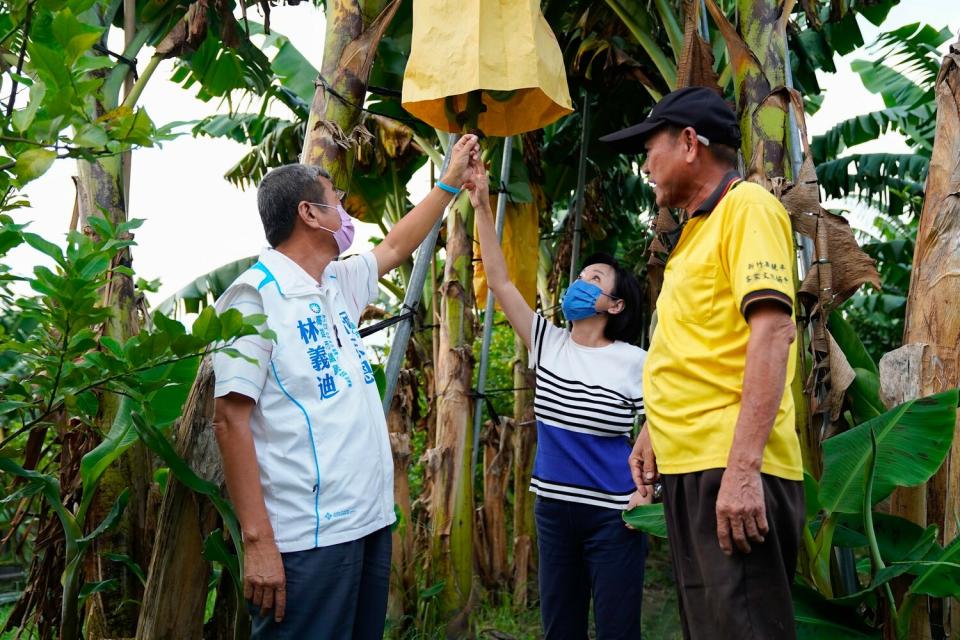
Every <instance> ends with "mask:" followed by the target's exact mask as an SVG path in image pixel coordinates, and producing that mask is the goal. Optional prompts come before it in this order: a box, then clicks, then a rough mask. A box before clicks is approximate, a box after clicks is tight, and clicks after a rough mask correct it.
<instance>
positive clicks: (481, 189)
mask: <svg viewBox="0 0 960 640" xmlns="http://www.w3.org/2000/svg"><path fill="white" fill-rule="evenodd" d="M464 176H465V177H464V181H463V188H464V189H466V190H467V193H468V194H469V195H470V204H472V205H473V208H474V209H480V208H486V209H489V208H490V180H489V178H488V177H487V168H486V167H484V166H483V162H482V161H481V160H480V157H479V156H477V157H475V158H471V159H470V164H469V165H467V171H466V172H465V173H464Z"/></svg>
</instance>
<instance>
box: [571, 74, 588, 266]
mask: <svg viewBox="0 0 960 640" xmlns="http://www.w3.org/2000/svg"><path fill="white" fill-rule="evenodd" d="M589 129H590V95H589V94H587V93H584V95H583V115H582V116H581V118H580V162H579V163H578V165H577V195H576V206H575V208H574V213H573V246H572V247H571V250H570V282H571V283H572V282H573V281H574V280H576V279H577V278H576V275H577V262H579V261H580V225H581V220H582V219H583V205H584V191H585V190H586V184H585V183H586V179H587V136H588V135H589Z"/></svg>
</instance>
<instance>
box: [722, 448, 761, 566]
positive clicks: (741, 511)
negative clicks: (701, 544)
mask: <svg viewBox="0 0 960 640" xmlns="http://www.w3.org/2000/svg"><path fill="white" fill-rule="evenodd" d="M769 531H770V527H769V526H768V525H767V508H766V505H765V504H764V501H763V482H762V481H761V479H760V472H759V471H754V470H752V469H744V468H738V467H736V466H731V467H728V468H727V469H726V470H725V471H724V472H723V479H722V480H721V481H720V492H719V493H718V494H717V539H718V540H719V541H720V549H721V550H723V552H724V553H725V554H727V555H728V556H729V555H732V554H733V548H734V546H736V548H737V549H738V550H739V551H741V552H743V553H750V543H751V542H754V543H757V544H760V543H762V542H763V540H764V536H766V535H767V533H768V532H769Z"/></svg>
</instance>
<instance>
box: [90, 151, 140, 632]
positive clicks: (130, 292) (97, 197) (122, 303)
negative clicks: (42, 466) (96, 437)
mask: <svg viewBox="0 0 960 640" xmlns="http://www.w3.org/2000/svg"><path fill="white" fill-rule="evenodd" d="M78 165H79V166H78V179H77V192H78V193H77V195H78V199H77V206H78V212H79V228H80V230H81V231H83V232H84V233H91V230H90V226H89V224H88V223H87V220H89V219H90V218H91V217H94V216H98V217H106V218H107V219H109V220H110V222H112V223H113V224H118V223H121V222H125V221H126V220H127V211H126V201H125V194H124V189H123V162H122V159H121V157H120V156H113V157H108V158H102V159H99V160H97V161H96V162H87V161H82V160H81V161H79V163H78ZM115 262H116V265H117V266H119V265H129V264H130V262H131V257H130V252H129V250H124V251H122V252H120V253H119V254H118V255H117V258H115ZM103 297H104V303H105V305H106V306H108V307H110V308H112V309H113V314H112V317H111V320H110V321H109V322H108V323H107V324H106V326H104V327H103V329H102V335H103V336H108V337H111V338H115V339H117V340H120V341H121V342H123V341H124V340H126V339H128V338H130V337H131V336H133V335H136V333H137V332H138V331H139V320H138V308H137V298H136V292H135V290H134V284H133V279H132V278H131V277H130V276H128V275H124V274H118V273H114V275H113V277H112V279H111V280H110V282H109V284H108V285H107V287H106V290H105V291H104V293H103ZM99 400H100V414H99V416H98V419H97V423H98V424H97V427H98V430H99V431H100V432H101V433H106V432H107V431H108V430H109V428H110V425H111V424H112V423H113V421H114V419H115V417H116V413H117V408H118V406H119V398H118V397H117V396H114V395H112V394H108V393H104V394H101V395H100V398H99ZM152 476H153V466H152V463H151V459H150V456H149V455H148V453H147V450H146V448H145V447H144V446H143V445H141V444H137V445H135V446H133V447H131V449H130V450H129V451H128V452H127V453H126V454H125V455H124V456H122V457H121V458H120V460H119V461H118V462H117V463H116V464H114V465H112V466H111V467H110V468H109V469H107V471H106V472H105V473H104V475H103V478H102V479H101V480H100V482H99V483H98V486H97V489H96V491H97V493H96V497H95V498H94V500H93V503H92V504H91V507H90V511H89V514H88V517H87V522H88V523H94V522H100V521H101V520H102V519H103V518H104V517H105V516H106V514H107V513H108V512H109V511H110V509H111V508H112V506H113V504H114V502H115V501H116V499H117V497H118V496H119V495H120V493H121V492H122V491H123V490H124V489H125V488H127V487H130V489H131V492H130V501H129V503H128V504H127V508H126V510H125V511H124V514H123V517H122V519H121V522H120V525H119V526H118V527H117V528H116V529H114V530H113V531H111V532H109V533H107V534H105V535H101V536H99V537H97V538H96V539H95V540H94V542H93V543H92V545H91V549H90V551H89V552H88V554H87V555H86V558H85V560H84V574H85V579H86V580H87V581H88V582H99V581H103V580H108V579H117V580H119V582H120V588H119V589H116V590H113V591H106V592H101V593H97V594H94V595H92V596H91V597H90V598H89V599H88V600H87V616H86V632H87V637H90V638H114V637H125V636H130V635H133V633H134V631H135V630H136V625H137V609H136V607H134V606H131V604H130V603H131V602H137V601H140V600H141V599H142V594H143V587H142V585H141V584H140V582H139V580H138V579H137V577H136V576H135V575H134V574H133V573H132V572H131V571H129V570H128V569H127V568H126V567H125V566H124V565H122V564H120V563H118V562H113V561H110V560H107V559H106V558H105V557H103V556H102V553H103V552H112V553H120V554H124V555H126V556H128V557H130V558H132V559H133V560H134V562H136V563H137V564H138V565H139V566H141V567H144V566H147V563H148V562H149V560H150V553H151V546H152V542H153V535H152V532H153V527H152V526H149V523H150V519H151V518H150V515H149V504H150V502H149V501H150V487H151V484H152Z"/></svg>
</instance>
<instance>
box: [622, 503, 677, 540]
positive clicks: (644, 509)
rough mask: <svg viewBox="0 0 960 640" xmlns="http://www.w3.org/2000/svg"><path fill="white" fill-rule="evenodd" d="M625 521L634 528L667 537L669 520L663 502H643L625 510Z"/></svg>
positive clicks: (659, 536)
mask: <svg viewBox="0 0 960 640" xmlns="http://www.w3.org/2000/svg"><path fill="white" fill-rule="evenodd" d="M623 521H624V522H626V523H627V524H628V525H630V526H631V527H633V528H634V529H639V530H640V531H646V532H647V533H649V534H650V535H652V536H657V537H658V538H666V537H667V522H666V517H665V516H664V513H663V503H657V504H641V505H637V506H636V507H634V508H633V509H630V510H629V511H624V512H623Z"/></svg>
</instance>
